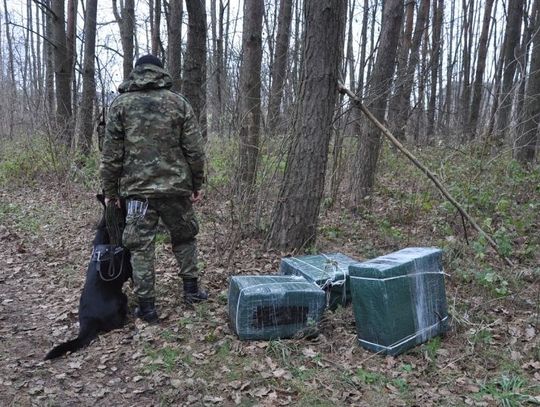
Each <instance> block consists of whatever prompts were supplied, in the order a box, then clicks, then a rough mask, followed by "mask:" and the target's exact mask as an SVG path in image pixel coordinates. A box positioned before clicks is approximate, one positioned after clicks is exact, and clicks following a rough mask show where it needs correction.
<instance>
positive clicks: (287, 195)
mask: <svg viewBox="0 0 540 407" xmlns="http://www.w3.org/2000/svg"><path fill="white" fill-rule="evenodd" d="M304 9H305V14H304V15H305V18H306V28H305V43H304V55H305V60H304V64H303V68H302V80H301V85H300V95H299V101H300V106H299V108H298V112H297V117H296V120H295V126H294V135H295V139H294V141H293V144H292V146H291V150H290V152H289V155H288V158H287V166H286V170H285V175H284V179H283V182H282V184H281V190H280V193H279V198H278V200H277V204H276V207H275V209H274V214H273V218H272V226H271V230H270V234H269V240H268V242H269V244H270V246H272V247H275V248H280V249H286V250H290V249H300V248H302V247H306V246H307V245H310V244H312V243H314V242H315V239H316V234H317V224H318V216H319V209H320V204H321V200H322V197H323V193H324V181H325V174H326V163H327V158H328V146H329V141H330V138H331V134H332V119H333V115H334V108H335V104H336V100H337V81H338V79H339V65H340V61H341V58H342V52H343V50H342V44H343V40H344V35H345V19H346V17H345V15H346V10H347V2H346V0H338V1H336V0H318V1H306V2H305V3H304Z"/></svg>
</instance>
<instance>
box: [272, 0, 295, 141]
mask: <svg viewBox="0 0 540 407" xmlns="http://www.w3.org/2000/svg"><path fill="white" fill-rule="evenodd" d="M291 21H292V0H281V1H280V2H279V16H278V31H277V38H276V48H275V55H274V63H273V64H272V71H271V76H272V87H271V89H270V96H269V100H268V125H269V130H270V132H271V133H273V132H274V131H275V130H276V127H277V125H278V123H279V121H280V106H281V99H282V97H283V85H284V83H285V74H286V70H287V57H288V52H289V42H290V38H291Z"/></svg>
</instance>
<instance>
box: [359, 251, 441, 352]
mask: <svg viewBox="0 0 540 407" xmlns="http://www.w3.org/2000/svg"><path fill="white" fill-rule="evenodd" d="M441 257H442V251H441V250H439V249H436V248H407V249H403V250H400V251H397V252H394V253H391V254H388V255H385V256H381V257H377V258H376V259H373V260H369V261H366V262H363V263H356V264H354V265H351V267H350V268H349V273H350V278H351V291H352V297H353V310H354V315H355V319H356V330H357V333H358V340H359V342H360V344H361V345H362V346H363V347H365V348H367V349H369V350H372V351H375V352H381V353H384V354H389V355H397V354H399V353H402V352H404V351H405V350H407V349H409V348H412V347H413V346H415V345H417V344H420V343H422V342H425V341H427V340H428V339H430V338H432V337H433V336H436V335H439V334H441V333H443V332H445V331H446V330H447V329H448V314H447V309H446V294H445V289H444V272H443V268H442V262H441V260H442V259H441Z"/></svg>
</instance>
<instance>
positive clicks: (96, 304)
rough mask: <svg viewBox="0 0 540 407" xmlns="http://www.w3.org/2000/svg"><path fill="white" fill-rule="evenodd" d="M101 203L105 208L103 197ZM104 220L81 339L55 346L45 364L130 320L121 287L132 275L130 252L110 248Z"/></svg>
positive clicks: (83, 304) (89, 275)
mask: <svg viewBox="0 0 540 407" xmlns="http://www.w3.org/2000/svg"><path fill="white" fill-rule="evenodd" d="M97 198H98V200H99V201H100V202H101V203H102V204H103V206H105V202H104V199H103V196H101V195H98V197H97ZM109 243H110V238H109V233H108V232H107V226H106V222H105V216H103V218H102V219H101V222H100V223H99V225H98V227H97V232H96V236H95V238H94V243H93V246H94V249H93V251H92V258H91V260H90V264H89V265H88V270H87V272H86V281H85V283H84V288H83V292H82V295H81V300H80V303H79V336H78V337H77V338H75V339H73V340H71V341H68V342H65V343H62V344H60V345H58V346H55V347H54V348H53V349H52V350H51V351H50V352H49V353H47V355H46V356H45V360H48V359H54V358H57V357H60V356H62V355H63V354H65V353H67V352H74V351H76V350H79V349H81V348H83V347H84V346H87V345H88V344H89V343H90V342H91V341H92V340H94V339H95V338H97V336H98V334H99V333H100V332H107V331H110V330H113V329H117V328H121V327H122V326H123V325H124V323H125V321H126V316H127V310H128V307H127V297H126V295H125V294H124V293H123V292H122V286H123V285H124V282H126V281H127V280H128V279H129V278H131V275H132V269H131V262H130V255H129V252H128V251H127V249H124V248H122V247H120V246H113V245H110V244H109Z"/></svg>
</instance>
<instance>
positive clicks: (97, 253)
mask: <svg viewBox="0 0 540 407" xmlns="http://www.w3.org/2000/svg"><path fill="white" fill-rule="evenodd" d="M107 247H108V248H111V251H110V253H111V256H110V259H109V267H108V268H107V276H105V275H103V270H102V269H101V261H102V259H101V257H102V255H103V254H106V253H108V251H107V250H106V251H105V253H103V252H102V251H101V250H96V248H94V250H93V251H92V261H95V262H96V263H97V264H96V268H97V271H98V273H99V277H100V278H101V280H103V281H105V282H110V281H114V280H116V279H118V278H119V277H120V276H121V275H122V271H124V257H125V251H124V249H123V248H122V247H119V246H116V247H115V246H113V245H107ZM113 248H114V249H113ZM118 253H122V258H121V259H120V269H119V270H118V273H116V267H115V264H114V257H115V255H116V254H118Z"/></svg>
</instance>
